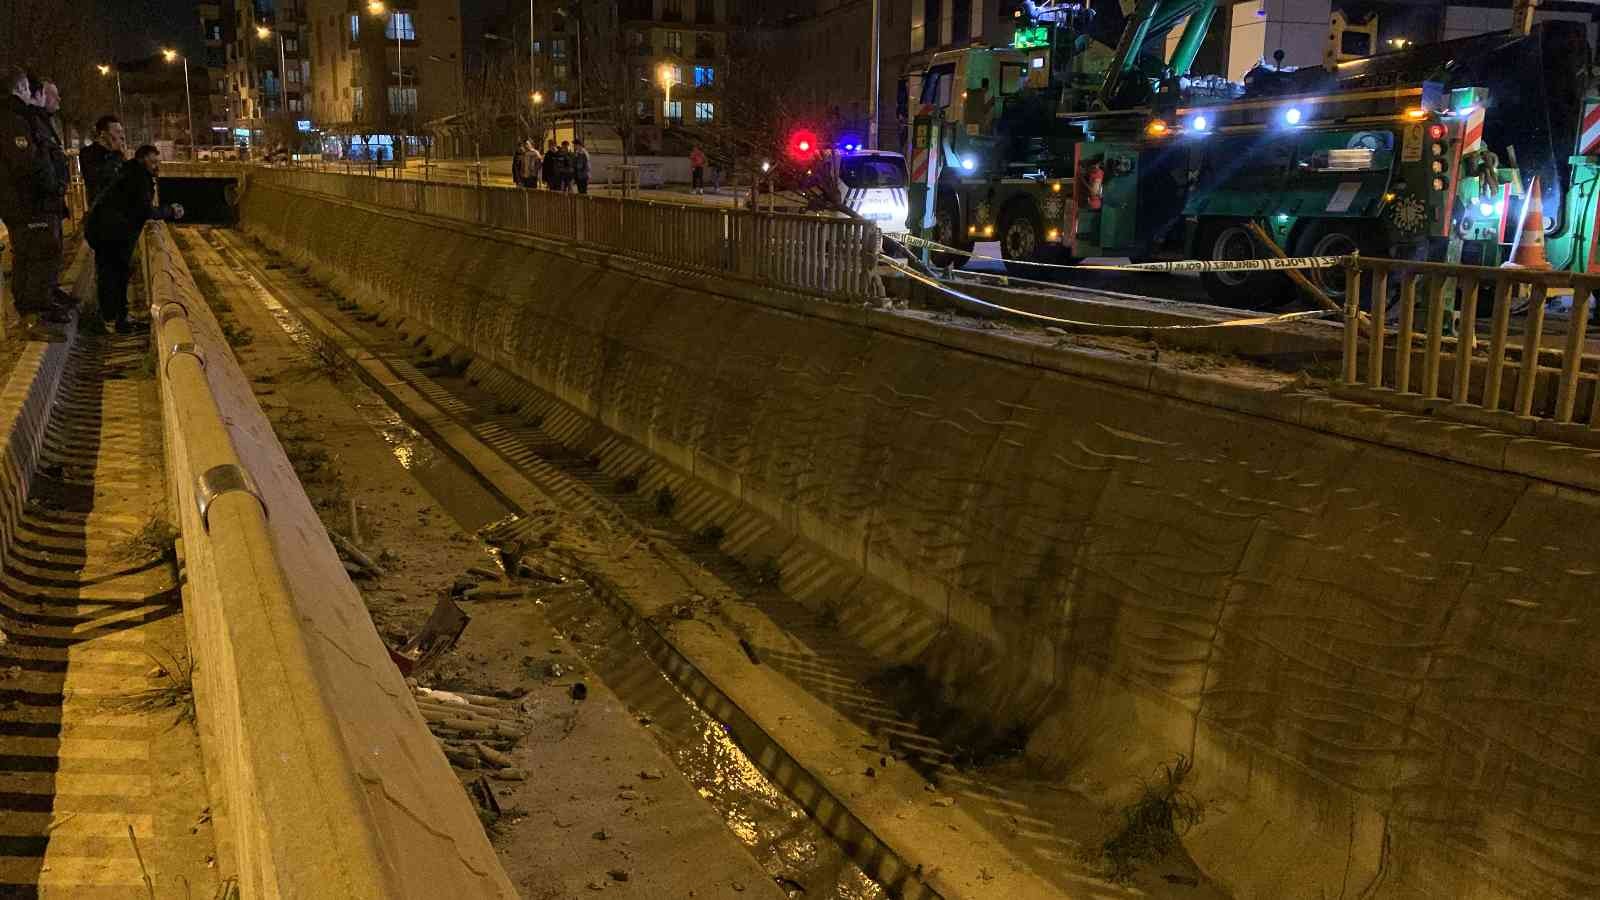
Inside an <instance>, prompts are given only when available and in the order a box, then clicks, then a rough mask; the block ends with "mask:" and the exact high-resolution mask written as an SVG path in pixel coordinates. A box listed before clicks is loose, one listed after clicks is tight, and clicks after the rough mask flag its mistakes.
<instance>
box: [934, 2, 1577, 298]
mask: <svg viewBox="0 0 1600 900" xmlns="http://www.w3.org/2000/svg"><path fill="white" fill-rule="evenodd" d="M1217 9H1218V3H1217V2H1216V0H1141V2H1140V4H1139V6H1138V7H1137V9H1136V10H1135V12H1134V13H1133V15H1132V16H1130V17H1129V19H1128V20H1127V24H1126V27H1125V29H1124V30H1123V32H1122V35H1121V38H1120V41H1119V43H1118V45H1117V47H1116V49H1115V51H1111V52H1107V51H1106V49H1105V46H1104V45H1103V44H1100V43H1098V42H1096V41H1094V40H1093V39H1092V37H1091V34H1092V32H1091V29H1090V28H1088V27H1086V23H1085V21H1084V18H1085V17H1086V15H1087V10H1086V9H1085V10H1080V9H1078V8H1077V7H1071V8H1068V9H1066V10H1065V11H1061V10H1057V11H1056V12H1055V13H1053V17H1052V19H1051V20H1050V21H1047V22H1043V23H1031V22H1027V23H1024V24H1023V25H1022V26H1021V27H1019V28H1018V29H1017V33H1016V39H1015V40H1014V41H1013V43H1012V46H1009V47H999V48H985V47H972V48H965V49H961V50H954V51H950V52H947V53H942V54H939V55H937V56H935V57H934V58H933V59H932V61H931V62H930V64H929V65H928V67H927V68H926V70H925V71H924V72H923V73H922V90H921V96H920V100H921V103H920V106H919V107H918V110H917V114H916V117H915V119H914V121H913V126H912V129H911V147H910V148H909V153H908V159H910V160H911V170H912V177H911V181H912V187H913V190H912V194H911V198H910V206H911V216H912V222H911V225H912V227H913V230H914V231H915V232H916V233H918V234H920V235H921V236H923V237H925V238H927V239H929V240H932V241H935V242H937V243H939V244H943V245H947V246H950V247H953V248H957V249H959V250H970V249H971V248H972V246H973V244H974V243H975V242H977V241H981V240H997V241H998V242H999V243H1000V247H1001V252H1002V255H1003V256H1004V257H1005V259H1006V260H1007V261H1008V266H1009V265H1010V264H1012V263H1014V264H1016V266H1015V270H1016V271H1017V272H1018V274H1022V275H1029V276H1032V277H1044V276H1045V274H1046V273H1047V272H1048V271H1049V270H1048V269H1045V268H1044V267H1040V266H1034V265H1028V264H1029V263H1033V262H1067V261H1072V260H1075V259H1081V258H1084V257H1100V256H1127V257H1131V258H1133V259H1135V260H1146V259H1200V260H1235V259H1253V258H1262V257H1266V256H1268V255H1269V254H1270V253H1272V252H1273V251H1272V250H1271V249H1269V248H1266V247H1263V246H1261V245H1260V244H1259V243H1258V241H1257V239H1256V238H1255V237H1254V236H1253V235H1252V231H1251V230H1250V229H1249V228H1248V226H1249V225H1250V224H1252V223H1253V224H1256V225H1259V226H1261V227H1262V228H1263V229H1265V231H1266V232H1267V234H1268V235H1270V237H1271V239H1272V241H1273V242H1274V243H1275V244H1276V245H1277V248H1276V250H1277V252H1281V253H1284V254H1287V255H1290V256H1330V255H1339V254H1344V253H1349V252H1360V253H1362V254H1366V255H1376V256H1387V257H1394V258H1403V259H1430V260H1451V261H1463V262H1471V263H1480V264H1487V265H1493V264H1498V263H1499V262H1501V261H1502V259H1503V257H1504V255H1505V253H1506V250H1507V248H1508V241H1509V240H1510V238H1511V236H1512V235H1513V234H1514V233H1515V231H1516V229H1517V225H1518V222H1519V220H1520V216H1521V214H1522V198H1523V196H1524V191H1525V190H1526V187H1527V185H1528V184H1529V183H1530V182H1531V180H1532V179H1533V178H1534V177H1538V178H1539V180H1540V184H1541V187H1542V192H1543V208H1542V209H1541V210H1539V211H1538V212H1539V214H1540V215H1542V216H1543V221H1544V224H1545V228H1546V234H1547V243H1548V246H1549V255H1550V258H1551V261H1552V263H1553V264H1554V265H1556V266H1558V267H1563V268H1568V269H1573V270H1581V269H1584V268H1586V267H1588V266H1589V265H1590V255H1591V254H1592V253H1593V247H1592V245H1593V237H1594V231H1595V221H1596V219H1595V213H1596V185H1597V184H1600V100H1596V99H1594V98H1592V97H1590V96H1589V94H1590V90H1589V88H1590V81H1589V69H1588V67H1589V63H1590V49H1589V46H1588V41H1587V34H1586V31H1585V28H1584V26H1583V25H1582V24H1581V23H1568V22H1547V23H1542V24H1540V25H1537V26H1532V27H1529V28H1527V30H1526V33H1518V32H1501V33H1496V34H1488V35H1479V36H1474V37H1469V38H1463V39H1460V40H1455V41H1449V42H1445V43H1439V44H1432V45H1425V46H1420V47H1413V48H1409V49H1406V50H1402V51H1399V52H1395V53H1388V54H1382V55H1378V56H1373V57H1367V58H1363V59H1356V60H1350V61H1347V62H1342V63H1337V64H1335V63H1332V62H1331V61H1330V63H1329V64H1328V65H1325V66H1315V67H1305V68H1300V69H1293V70H1290V69H1282V68H1278V67H1273V66H1265V65H1263V66H1257V67H1256V68H1255V69H1253V70H1251V71H1250V72H1249V73H1247V74H1246V75H1245V76H1244V78H1243V79H1242V81H1239V82H1234V81H1229V80H1228V79H1226V78H1224V77H1222V76H1220V75H1210V74H1204V73H1196V72H1193V71H1191V70H1192V68H1193V66H1194V61H1195V59H1196V58H1197V55H1198V54H1199V52H1200V49H1201V46H1202V43H1203V40H1204V38H1205V35H1206V33H1207V31H1208V29H1209V28H1210V24H1211V19H1212V17H1213V16H1214V15H1215V13H1216V12H1217ZM1312 275H1313V277H1314V280H1316V281H1318V282H1319V284H1320V287H1321V288H1322V289H1323V290H1324V291H1325V292H1327V293H1329V294H1330V295H1332V296H1334V297H1335V298H1337V297H1340V296H1342V295H1343V292H1344V284H1343V279H1344V277H1345V276H1344V272H1343V270H1342V269H1326V270H1317V271H1316V272H1313V273H1312ZM1202 279H1203V280H1204V282H1205V285H1206V287H1207V289H1208V291H1209V293H1210V294H1211V296H1212V297H1213V298H1214V299H1215V300H1216V301H1217V302H1220V303H1224V304H1227V305H1231V306H1248V307H1253V308H1271V307H1273V306H1275V305H1278V304H1280V303H1282V302H1284V301H1286V300H1288V299H1289V298H1290V297H1292V296H1293V288H1292V286H1291V285H1290V283H1289V282H1288V280H1287V279H1286V278H1285V277H1284V276H1283V275H1281V274H1279V273H1271V272H1260V271H1250V272H1211V273H1204V274H1203V275H1202Z"/></svg>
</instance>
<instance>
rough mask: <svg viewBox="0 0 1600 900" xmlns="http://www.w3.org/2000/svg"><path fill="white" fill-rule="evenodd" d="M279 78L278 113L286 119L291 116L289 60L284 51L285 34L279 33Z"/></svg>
mask: <svg viewBox="0 0 1600 900" xmlns="http://www.w3.org/2000/svg"><path fill="white" fill-rule="evenodd" d="M278 77H279V78H280V79H282V81H281V83H280V84H279V86H278V103H279V107H278V112H280V113H283V115H284V116H285V117H287V116H288V115H289V58H288V55H287V54H285V53H284V50H283V32H282V31H279V32H278Z"/></svg>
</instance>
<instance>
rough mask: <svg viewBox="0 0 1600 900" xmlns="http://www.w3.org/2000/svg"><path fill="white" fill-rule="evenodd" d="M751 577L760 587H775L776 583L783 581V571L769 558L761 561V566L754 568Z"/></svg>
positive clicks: (775, 561) (776, 562)
mask: <svg viewBox="0 0 1600 900" xmlns="http://www.w3.org/2000/svg"><path fill="white" fill-rule="evenodd" d="M751 577H752V578H754V579H755V582H756V584H758V585H760V586H761V587H777V586H778V583H779V582H781V581H783V569H782V568H780V567H779V566H778V561H777V560H776V559H773V558H772V557H770V556H769V557H767V558H766V559H764V560H762V561H761V565H759V566H756V570H755V572H753V573H751Z"/></svg>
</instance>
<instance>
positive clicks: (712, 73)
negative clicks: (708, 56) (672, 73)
mask: <svg viewBox="0 0 1600 900" xmlns="http://www.w3.org/2000/svg"><path fill="white" fill-rule="evenodd" d="M716 82H717V70H716V69H714V68H712V67H711V66H695V67H694V86H695V87H711V86H712V85H713V84H716Z"/></svg>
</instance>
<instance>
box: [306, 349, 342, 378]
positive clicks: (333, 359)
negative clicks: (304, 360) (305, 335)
mask: <svg viewBox="0 0 1600 900" xmlns="http://www.w3.org/2000/svg"><path fill="white" fill-rule="evenodd" d="M310 353H311V362H312V364H313V365H314V366H316V369H317V371H318V372H320V373H322V375H323V377H325V378H329V379H332V380H333V381H338V380H340V379H341V378H344V376H345V375H346V374H348V373H349V371H350V360H349V359H347V358H346V357H345V355H344V352H343V351H341V350H340V349H339V347H338V345H336V344H334V343H333V342H332V341H329V340H315V341H312V342H311V347H310Z"/></svg>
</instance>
